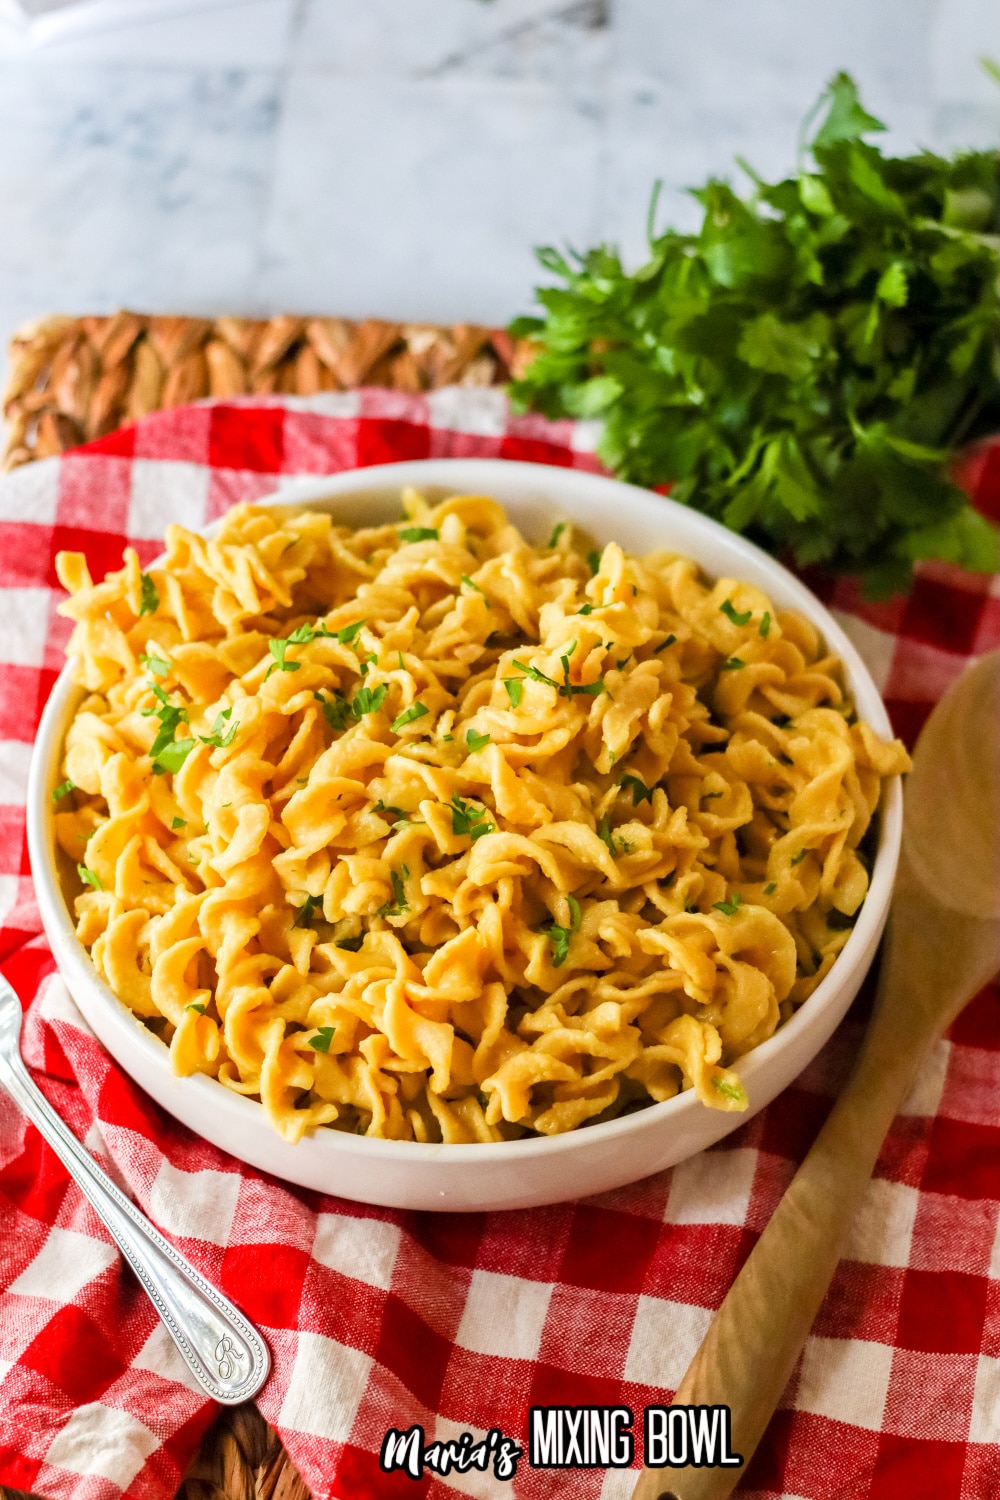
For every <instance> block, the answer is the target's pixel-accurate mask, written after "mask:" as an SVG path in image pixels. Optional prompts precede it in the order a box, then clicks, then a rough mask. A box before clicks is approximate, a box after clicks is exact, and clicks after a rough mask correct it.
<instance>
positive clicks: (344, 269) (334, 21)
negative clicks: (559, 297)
mask: <svg viewBox="0 0 1000 1500" xmlns="http://www.w3.org/2000/svg"><path fill="white" fill-rule="evenodd" d="M5 3H6V4H7V5H8V11H9V7H10V5H11V4H12V3H13V0H0V133H2V134H0V139H2V140H3V142H4V149H3V151H2V152H0V339H2V340H3V342H4V344H6V340H7V337H8V335H9V333H10V331H11V330H12V329H13V327H14V326H16V324H18V323H19V322H20V321H22V320H23V319H26V318H28V317H32V316H36V315H38V314H41V313H44V312H47V311H49V310H53V309H59V310H67V311H78V310H93V311H103V310H110V309H113V308H115V307H117V306H119V305H122V304H128V305H132V306H135V307H141V308H146V309H152V310H159V311H178V312H181V311H190V312H202V311H204V312H221V311H236V312H251V313H252V312H257V313H260V312H269V311H279V310H282V311H283V310H286V309H301V310H310V311H330V312H333V311H342V312H345V313H349V314H362V313H367V312H371V313H382V314H387V315H393V316H406V317H414V318H434V319H451V318H463V317H464V318H472V319H483V320H495V321H506V320H507V319H508V318H509V317H510V316H512V315H513V314H514V313H516V312H518V311H521V310H525V309H526V308H527V307H528V306H529V305H530V301H531V289H532V286H533V285H534V282H535V263H534V260H533V257H532V254H531V247H532V246H533V245H535V244H538V243H543V242H561V243H565V242H569V243H572V244H576V245H578V246H583V245H587V244H590V243H593V242H595V241H596V240H599V239H609V240H613V241H616V242H618V243H619V244H621V245H622V246H623V248H624V249H625V250H626V253H627V254H628V255H629V257H630V258H632V259H635V258H637V257H638V256H640V255H641V252H642V244H643V226H644V222H645V213H646V204H647V201H648V195H649V191H650V186H651V184H652V182H653V179H654V178H656V177H662V178H663V180H664V184H665V190H664V194H663V197H662V199H661V210H660V221H661V222H663V221H664V219H665V218H668V217H669V218H671V219H673V220H674V221H675V222H685V221H686V222H691V220H692V217H693V215H694V207H693V205H692V203H691V201H690V199H688V198H687V197H686V195H685V194H684V191H683V189H684V188H685V186H687V185H689V184H691V183H696V182H699V181H702V180H704V178H705V177H706V176H707V175H708V174H709V173H713V172H714V173H727V172H730V173H731V172H732V171H733V167H732V159H733V157H734V155H735V154H736V153H738V152H739V153H742V154H743V155H744V156H746V157H747V158H748V159H749V160H751V161H752V162H753V163H754V164H755V165H756V166H757V167H758V168H760V169H761V170H762V171H764V172H765V173H776V172H780V171H781V170H783V169H785V168H786V167H788V166H790V165H791V164H792V161H793V159H794V151H795V137H796V131H797V127H798V124H799V121H800V119H801V117H802V115H803V113H804V112H805V110H806V109H807V108H808V106H809V105H810V104H811V102H812V101H813V99H814V98H815V97H816V95H817V93H818V92H819V90H820V89H821V87H822V86H823V83H824V82H825V80H826V79H827V78H828V77H829V76H830V74H831V73H833V72H834V71H835V70H836V69H837V68H840V67H845V68H848V69H850V70H851V71H852V72H853V73H854V74H855V75H856V77H857V78H858V80H859V82H860V84H861V85H862V88H863V92H864V97H865V100H866V102H867V104H868V106H869V108H871V109H872V110H873V111H874V112H875V113H876V114H879V115H881V116H882V117H883V118H885V119H886V120H888V121H889V122H890V124H891V125H892V134H891V138H890V139H891V142H892V144H893V145H894V146H896V147H899V148H902V149H908V148H910V147H912V146H915V145H930V146H940V147H946V148H949V149H950V148H952V147H955V146H959V145H982V144H987V143H990V142H998V143H1000V87H998V86H997V84H996V83H994V82H992V81H991V80H990V79H989V78H988V77H987V75H986V73H985V72H984V71H983V70H982V68H981V67H980V66H979V63H978V58H979V57H980V56H981V55H983V54H986V55H992V56H993V57H994V58H997V59H998V60H1000V4H998V3H997V0H874V3H873V0H562V3H559V0H552V3H545V0H360V3H359V0H173V7H174V8H173V10H171V0H88V4H87V6H85V7H84V8H82V9H81V10H80V11H79V12H78V13H76V14H77V15H78V18H79V24H77V25H75V26H73V27H69V28H68V29H66V30H64V31H63V32H62V33H58V34H52V35H49V36H48V38H47V39H46V38H45V37H44V36H43V37H39V35H38V34H37V33H36V35H35V37H34V39H33V38H32V36H31V35H30V33H25V32H23V31H18V30H17V28H15V27H12V26H10V25H5V24H4V22H3V16H4V11H3V8H2V7H3V5H4V4H5ZM60 14H63V13H62V12H60ZM67 14H68V13H67ZM84 22H86V23H87V24H83V23H84Z"/></svg>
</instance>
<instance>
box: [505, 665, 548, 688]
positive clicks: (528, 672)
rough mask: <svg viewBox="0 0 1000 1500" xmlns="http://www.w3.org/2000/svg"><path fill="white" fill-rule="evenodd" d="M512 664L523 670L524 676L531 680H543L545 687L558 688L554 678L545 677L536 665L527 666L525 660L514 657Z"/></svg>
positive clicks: (520, 670)
mask: <svg viewBox="0 0 1000 1500" xmlns="http://www.w3.org/2000/svg"><path fill="white" fill-rule="evenodd" d="M513 665H514V666H515V667H516V668H517V670H518V671H519V672H523V673H524V675H525V676H526V677H530V678H531V680H532V682H544V684H545V686H546V687H553V688H558V686H559V684H558V682H556V681H555V680H554V678H552V677H546V675H545V673H544V672H541V671H539V669H538V668H537V667H529V666H528V664H527V663H526V662H523V661H518V660H517V659H516V658H515V660H514V663H513Z"/></svg>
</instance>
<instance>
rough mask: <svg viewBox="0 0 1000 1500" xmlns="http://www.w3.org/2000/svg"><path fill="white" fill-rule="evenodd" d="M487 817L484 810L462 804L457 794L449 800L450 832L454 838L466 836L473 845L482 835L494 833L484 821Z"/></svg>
mask: <svg viewBox="0 0 1000 1500" xmlns="http://www.w3.org/2000/svg"><path fill="white" fill-rule="evenodd" d="M488 816H489V814H488V813H487V812H486V809H485V808H482V807H473V806H472V805H471V803H469V802H464V801H463V800H462V798H461V797H460V796H459V795H458V793H457V792H456V793H455V795H454V796H453V797H452V799H451V831H452V833H453V834H455V835H456V837H459V838H461V837H462V835H463V834H468V836H469V838H470V839H471V840H472V842H473V843H475V842H476V839H481V838H482V837H483V835H484V834H486V833H495V832H496V828H495V827H494V825H493V824H492V823H488V822H486V821H485V820H486V819H487V817H488Z"/></svg>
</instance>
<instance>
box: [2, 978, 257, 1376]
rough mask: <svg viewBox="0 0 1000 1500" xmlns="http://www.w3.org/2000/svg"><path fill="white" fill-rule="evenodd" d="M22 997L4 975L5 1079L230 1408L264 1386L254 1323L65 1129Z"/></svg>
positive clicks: (187, 1353)
mask: <svg viewBox="0 0 1000 1500" xmlns="http://www.w3.org/2000/svg"><path fill="white" fill-rule="evenodd" d="M20 1035H21V1002H20V1001H19V1000H18V998H17V995H16V994H15V993H14V991H13V990H12V989H11V987H10V985H9V984H8V983H7V981H6V980H5V979H4V978H3V976H2V975H0V1084H2V1085H3V1087H4V1088H5V1089H6V1091H7V1093H8V1094H9V1095H10V1097H11V1098H12V1099H13V1100H14V1103H15V1104H16V1105H17V1106H18V1108H19V1109H20V1110H21V1112H22V1113H23V1114H25V1115H27V1117H28V1119H29V1120H30V1121H31V1122H32V1124H33V1125H35V1126H36V1127H37V1128H38V1130H39V1131H40V1132H41V1134H42V1135H43V1136H44V1137H45V1139H46V1141H48V1143H49V1145H50V1146H51V1147H52V1149H53V1151H54V1152H55V1153H56V1155H57V1156H58V1157H59V1159H60V1161H61V1162H62V1164H63V1166H64V1167H65V1168H66V1170H67V1172H69V1174H70V1176H71V1177H72V1178H73V1181H74V1182H75V1183H76V1185H77V1187H78V1188H79V1189H80V1191H81V1192H82V1193H83V1194H84V1196H85V1197H86V1198H87V1199H88V1201H89V1202H90V1204H91V1206H92V1207H93V1209H94V1212H95V1213H96V1214H97V1216H98V1218H99V1219H100V1220H101V1221H102V1222H103V1224H104V1226H105V1228H106V1229H107V1231H108V1233H109V1234H110V1235H111V1236H112V1238H113V1239H114V1241H115V1243H116V1244H117V1245H118V1248H119V1249H120V1250H121V1252H122V1254H123V1255H124V1257H125V1259H126V1260H127V1261H128V1263H129V1265H130V1266H131V1267H132V1269H133V1271H134V1272H135V1274H136V1275H137V1276H138V1278H139V1280H140V1282H141V1283H142V1286H143V1289H144V1291H145V1292H146V1294H147V1296H148V1297H149V1300H150V1301H151V1302H152V1304H153V1306H154V1307H155V1308H156V1311H157V1312H158V1313H159V1315H160V1317H161V1318H162V1319H163V1321H164V1323H165V1324H166V1326H167V1331H168V1333H169V1334H170V1336H171V1338H172V1339H173V1341H174V1343H175V1344H176V1345H177V1348H178V1350H179V1351H180V1355H181V1358H182V1359H183V1360H184V1363H185V1364H186V1365H187V1367H188V1369H189V1370H190V1371H191V1373H192V1375H193V1376H194V1377H195V1379H196V1380H197V1381H198V1383H199V1385H201V1386H202V1387H203V1388H204V1390H206V1391H207V1392H208V1394H209V1395H210V1396H211V1397H213V1399H214V1400H216V1401H220V1402H222V1403H223V1405H225V1406H235V1405H237V1404H238V1403H239V1402H240V1401H246V1400H247V1399H248V1398H249V1397H250V1396H253V1395H255V1394H256V1392H257V1391H259V1390H260V1388H261V1386H262V1385H263V1384H264V1382H265V1380H266V1379H267V1377H268V1374H269V1372H270V1368H271V1357H270V1355H269V1353H268V1351H267V1346H266V1345H265V1343H264V1340H263V1339H262V1338H261V1336H260V1334H259V1333H258V1332H257V1329H256V1328H255V1327H254V1326H253V1324H252V1323H249V1322H248V1321H247V1320H246V1318H244V1317H243V1315H242V1314H241V1313H239V1312H237V1310H236V1308H235V1307H234V1306H233V1304H232V1303H231V1302H230V1301H229V1300H228V1299H227V1298H226V1297H223V1295H222V1293H221V1292H218V1291H216V1289H215V1287H214V1286H212V1285H211V1284H210V1283H209V1282H207V1281H206V1280H205V1278H204V1276H202V1275H200V1274H199V1272H197V1271H196V1270H195V1269H194V1266H192V1265H190V1264H189V1263H188V1261H186V1260H185V1259H184V1257H183V1255H180V1254H178V1252H177V1251H176V1250H175V1249H174V1247H173V1246H172V1245H171V1244H169V1243H168V1242H167V1240H165V1239H164V1238H163V1236H162V1234H160V1233H159V1231H158V1230H156V1229H154V1228H153V1226H152V1224H150V1222H149V1220H148V1219H147V1218H146V1217H145V1215H144V1214H142V1213H140V1212H139V1210H138V1209H137V1208H136V1207H135V1206H134V1204H132V1203H131V1202H130V1201H129V1199H128V1198H126V1196H125V1194H124V1193H123V1192H121V1190H120V1189H119V1188H118V1187H116V1186H115V1184H114V1183H113V1182H112V1181H111V1179H110V1177H108V1175H107V1173H105V1172H103V1171H102V1170H101V1168H100V1167H99V1166H98V1165H97V1163H96V1162H95V1161H94V1159H93V1158H92V1157H91V1156H90V1154H89V1152H87V1151H85V1150H84V1149H83V1147H82V1146H81V1145H80V1143H79V1141H78V1140H77V1139H76V1137H75V1136H74V1135H73V1134H72V1132H71V1131H69V1130H67V1128H66V1126H65V1125H64V1124H63V1122H62V1120H60V1118H59V1116H58V1115H57V1114H56V1112H55V1111H54V1110H53V1108H52V1106H51V1105H50V1104H49V1102H48V1100H47V1099H46V1098H45V1097H44V1096H43V1095H42V1094H41V1093H40V1092H39V1090H38V1089H37V1088H36V1087H35V1085H34V1084H33V1083H32V1081H31V1079H30V1078H29V1077H28V1071H27V1069H26V1068H25V1066H24V1062H23V1060H22V1058H21V1049H20V1041H19V1039H20Z"/></svg>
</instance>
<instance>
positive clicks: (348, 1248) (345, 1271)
mask: <svg viewBox="0 0 1000 1500" xmlns="http://www.w3.org/2000/svg"><path fill="white" fill-rule="evenodd" d="M400 1236H401V1231H400V1230H399V1228H398V1227H397V1226H396V1225H395V1224H385V1223H383V1222H382V1220H381V1219H355V1218H350V1217H348V1215H346V1214H320V1215H319V1216H318V1217H317V1220H316V1238H315V1240H314V1241H313V1247H312V1257H313V1260H315V1261H318V1262H319V1264H320V1265H321V1266H327V1267H329V1269H330V1270H331V1271H339V1272H340V1274H341V1275H342V1276H353V1277H354V1279H355V1281H363V1282H365V1283H366V1284H367V1285H368V1286H377V1287H381V1288H382V1290H383V1291H388V1290H389V1287H390V1286H391V1285H392V1269H393V1266H394V1265H395V1264H396V1256H397V1254H398V1253H399V1241H400Z"/></svg>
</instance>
